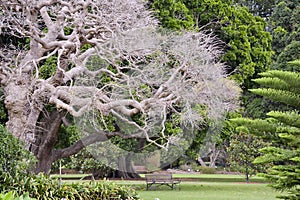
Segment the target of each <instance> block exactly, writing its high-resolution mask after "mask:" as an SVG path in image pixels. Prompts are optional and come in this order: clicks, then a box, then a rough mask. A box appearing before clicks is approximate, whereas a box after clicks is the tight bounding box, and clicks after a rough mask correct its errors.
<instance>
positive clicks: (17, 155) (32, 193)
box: [0, 125, 140, 200]
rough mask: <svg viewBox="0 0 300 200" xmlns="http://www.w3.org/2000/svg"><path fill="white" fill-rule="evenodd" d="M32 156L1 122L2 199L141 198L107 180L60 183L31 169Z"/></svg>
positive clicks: (124, 187) (119, 199)
mask: <svg viewBox="0 0 300 200" xmlns="http://www.w3.org/2000/svg"><path fill="white" fill-rule="evenodd" d="M32 160H33V159H32V157H31V155H30V153H29V152H28V151H26V150H25V149H24V147H23V144H22V143H21V142H20V141H18V140H17V139H16V138H14V137H13V136H12V135H11V134H10V133H8V132H7V131H6V129H5V128H4V127H3V126H1V125H0V161H1V166H0V192H6V193H5V194H3V195H2V196H1V197H0V200H2V199H1V198H2V197H3V199H5V200H22V199H25V200H31V198H35V199H39V200H48V199H64V198H65V199H68V200H69V199H70V200H73V199H74V200H77V199H78V200H88V199H94V200H97V199H103V200H108V199H109V200H117V199H118V200H138V199H140V198H139V196H138V195H137V193H136V192H135V191H134V190H133V189H131V188H129V187H127V186H122V185H117V184H114V183H109V182H105V181H102V182H90V183H73V184H66V183H64V184H60V182H59V180H57V179H51V178H50V177H49V176H48V175H44V174H37V175H35V174H32V173H29V167H30V166H31V164H30V163H31V161H32ZM24 194H25V195H24ZM26 194H27V195H26ZM17 195H19V196H17Z"/></svg>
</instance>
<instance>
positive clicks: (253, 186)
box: [55, 174, 280, 200]
mask: <svg viewBox="0 0 300 200" xmlns="http://www.w3.org/2000/svg"><path fill="white" fill-rule="evenodd" d="M86 175H87V174H85V175H84V174H82V175H64V176H63V178H74V177H78V178H79V177H80V178H82V177H84V176H86ZM143 176H144V175H142V177H143ZM173 176H174V177H175V178H182V179H189V181H183V182H181V184H180V189H179V188H177V189H174V190H171V189H170V188H169V187H167V186H161V187H157V188H156V190H154V189H152V190H149V191H146V184H145V181H143V180H141V181H128V180H112V181H111V182H115V183H116V184H121V185H129V186H132V187H134V188H135V189H136V190H137V191H138V193H139V195H140V197H141V199H143V200H155V198H158V199H159V200H185V199H187V200H278V199H276V196H278V195H280V193H278V192H276V191H274V190H272V189H271V188H269V187H267V184H266V183H264V182H265V180H264V179H263V178H261V177H252V179H250V183H246V182H245V179H244V176H241V175H227V174H226V175H225V174H224V175H223V174H174V175H173ZM55 177H57V176H55ZM80 178H79V179H80ZM79 179H77V180H64V182H69V183H71V182H81V181H83V180H79ZM100 181H101V180H100ZM102 181H103V180H102ZM105 181H107V180H105ZM83 182H86V181H83Z"/></svg>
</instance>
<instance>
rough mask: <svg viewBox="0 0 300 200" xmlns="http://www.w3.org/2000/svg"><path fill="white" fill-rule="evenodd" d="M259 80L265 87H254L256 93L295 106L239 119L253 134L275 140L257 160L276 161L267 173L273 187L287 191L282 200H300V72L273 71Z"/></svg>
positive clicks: (259, 162)
mask: <svg viewBox="0 0 300 200" xmlns="http://www.w3.org/2000/svg"><path fill="white" fill-rule="evenodd" d="M261 75H262V76H263V77H262V78H260V79H256V80H255V81H256V82H257V83H259V84H260V85H261V86H263V88H258V89H253V90H252V91H253V92H254V93H257V94H259V95H262V96H265V97H268V98H270V99H272V100H274V101H280V102H283V103H285V104H288V105H290V106H292V108H293V109H291V110H290V111H287V112H282V111H271V112H269V113H268V114H267V115H268V117H269V118H267V119H264V120H261V119H256V120H250V119H237V120H235V121H236V122H238V123H239V124H241V125H243V126H246V127H247V128H248V130H249V132H251V133H256V134H258V135H260V136H261V137H263V138H265V139H268V140H269V141H270V142H272V145H271V146H269V147H264V148H262V149H261V152H262V153H263V156H261V157H259V158H257V159H256V160H255V163H258V164H265V163H272V164H273V165H274V166H273V167H272V168H270V169H269V170H268V172H267V173H266V174H264V175H263V176H264V177H266V178H267V179H268V180H269V181H271V183H272V184H271V186H272V187H273V188H275V189H277V190H280V191H284V192H287V195H282V196H281V197H280V198H282V199H295V200H296V199H299V197H300V190H299V184H300V181H299V175H300V171H299V168H300V159H299V158H300V154H299V152H300V149H299V147H300V138H299V135H300V114H299V108H300V104H299V102H300V95H299V94H300V90H299V88H300V87H299V86H300V85H299V84H300V74H299V73H297V72H288V71H269V72H265V73H262V74H261Z"/></svg>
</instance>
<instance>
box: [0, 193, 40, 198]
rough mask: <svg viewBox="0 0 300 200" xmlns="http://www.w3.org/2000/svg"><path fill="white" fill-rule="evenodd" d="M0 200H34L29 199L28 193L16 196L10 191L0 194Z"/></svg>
mask: <svg viewBox="0 0 300 200" xmlns="http://www.w3.org/2000/svg"><path fill="white" fill-rule="evenodd" d="M0 200H34V199H33V198H30V197H29V195H28V193H26V194H23V195H21V196H18V195H16V194H15V193H14V192H12V191H10V192H7V193H0Z"/></svg>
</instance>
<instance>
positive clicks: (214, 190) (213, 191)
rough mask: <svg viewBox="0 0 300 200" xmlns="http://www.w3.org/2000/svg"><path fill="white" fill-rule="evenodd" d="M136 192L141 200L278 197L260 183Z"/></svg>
mask: <svg viewBox="0 0 300 200" xmlns="http://www.w3.org/2000/svg"><path fill="white" fill-rule="evenodd" d="M138 191H139V194H140V197H141V198H142V199H143V200H154V199H155V198H158V199H159V200H185V199H187V200H276V196H277V195H279V193H277V192H274V191H273V190H272V189H271V188H268V187H267V186H266V184H261V183H260V184H246V183H223V182H217V183H212V182H209V183H206V182H184V183H181V185H180V190H178V189H177V190H171V189H169V188H167V187H165V186H162V187H159V188H157V190H150V191H146V190H145V189H144V188H143V187H141V188H140V190H138Z"/></svg>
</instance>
